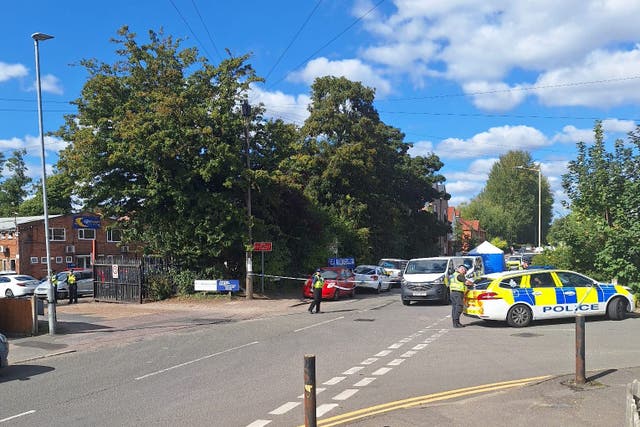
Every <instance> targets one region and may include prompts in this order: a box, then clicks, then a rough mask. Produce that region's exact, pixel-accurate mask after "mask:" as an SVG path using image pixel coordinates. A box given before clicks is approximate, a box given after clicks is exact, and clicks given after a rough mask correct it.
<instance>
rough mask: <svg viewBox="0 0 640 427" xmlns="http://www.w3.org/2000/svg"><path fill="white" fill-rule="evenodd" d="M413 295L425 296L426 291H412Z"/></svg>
mask: <svg viewBox="0 0 640 427" xmlns="http://www.w3.org/2000/svg"><path fill="white" fill-rule="evenodd" d="M413 296H415V297H426V296H427V293H426V292H414V293H413Z"/></svg>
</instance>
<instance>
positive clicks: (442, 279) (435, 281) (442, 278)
mask: <svg viewBox="0 0 640 427" xmlns="http://www.w3.org/2000/svg"><path fill="white" fill-rule="evenodd" d="M442 282H444V274H443V275H442V276H440V277H437V278H435V279H433V281H432V282H431V283H442Z"/></svg>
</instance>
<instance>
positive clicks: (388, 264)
mask: <svg viewBox="0 0 640 427" xmlns="http://www.w3.org/2000/svg"><path fill="white" fill-rule="evenodd" d="M407 262H408V260H406V259H399V258H382V259H381V260H380V261H378V265H379V266H380V267H382V268H384V269H385V270H386V271H387V273H389V281H391V287H393V286H394V285H395V286H400V284H401V283H402V272H403V271H404V268H405V267H406V266H407Z"/></svg>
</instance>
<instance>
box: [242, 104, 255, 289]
mask: <svg viewBox="0 0 640 427" xmlns="http://www.w3.org/2000/svg"><path fill="white" fill-rule="evenodd" d="M242 117H244V120H245V122H244V139H245V142H246V152H247V171H248V178H247V179H248V184H247V224H248V227H249V244H248V245H247V255H246V258H247V260H246V261H247V278H246V281H245V289H246V294H247V295H246V297H247V299H253V262H252V259H251V258H252V255H253V253H252V250H253V236H252V235H251V234H252V233H251V229H252V227H253V219H252V217H251V159H250V157H249V118H250V117H251V105H249V102H248V101H247V100H246V99H245V100H244V102H243V103H242Z"/></svg>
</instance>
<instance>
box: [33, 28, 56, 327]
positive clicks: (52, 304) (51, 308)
mask: <svg viewBox="0 0 640 427" xmlns="http://www.w3.org/2000/svg"><path fill="white" fill-rule="evenodd" d="M31 38H32V39H33V43H34V46H35V53H36V85H37V91H36V92H37V94H38V129H39V130H40V156H41V158H42V205H43V207H44V245H45V248H46V252H47V280H49V282H50V286H49V291H48V293H47V299H48V300H49V303H48V307H47V312H48V319H49V335H55V333H56V295H55V290H54V287H53V283H52V280H51V252H50V249H49V213H48V211H47V168H46V163H45V158H44V131H43V129H42V86H41V84H40V51H39V49H38V47H39V46H38V44H39V42H41V41H44V40H49V39H52V38H53V36H50V35H48V34H44V33H33V34H31Z"/></svg>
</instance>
